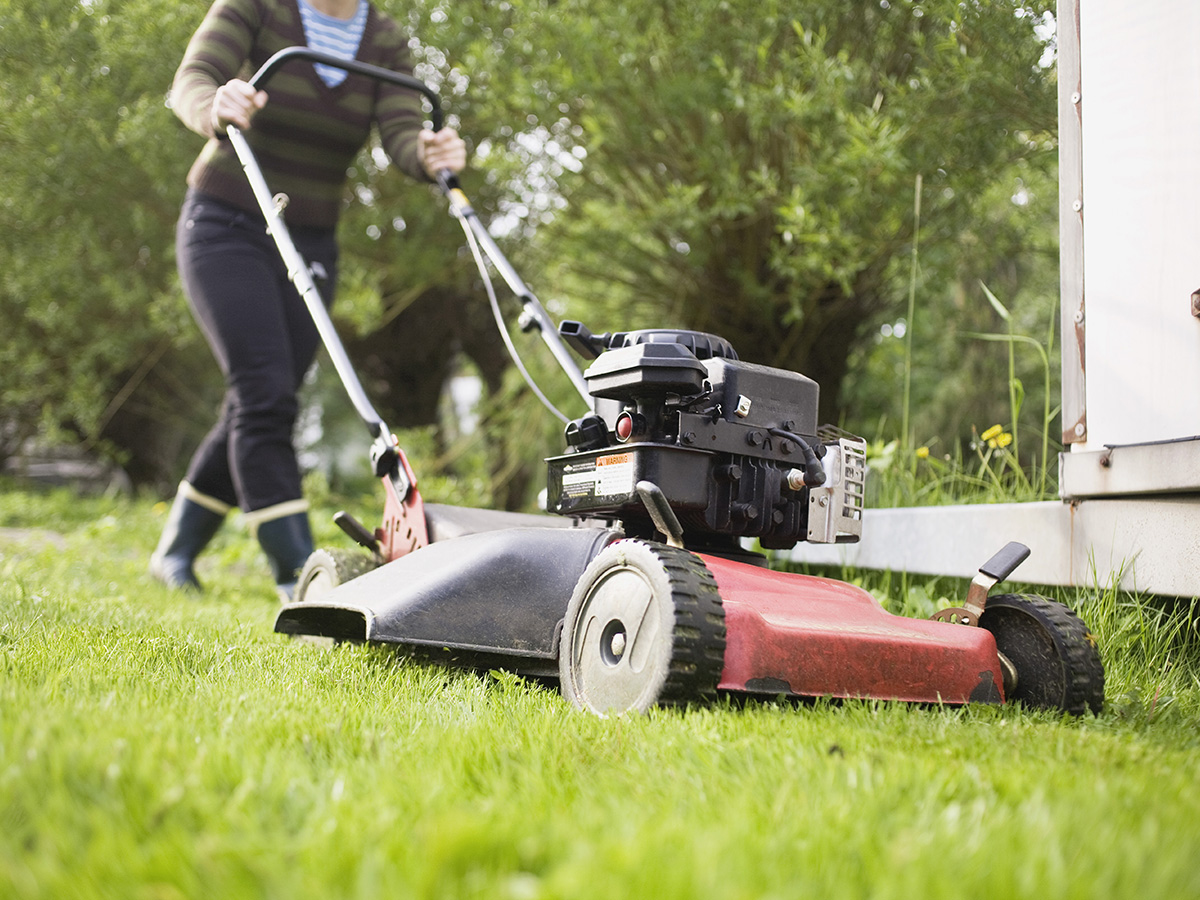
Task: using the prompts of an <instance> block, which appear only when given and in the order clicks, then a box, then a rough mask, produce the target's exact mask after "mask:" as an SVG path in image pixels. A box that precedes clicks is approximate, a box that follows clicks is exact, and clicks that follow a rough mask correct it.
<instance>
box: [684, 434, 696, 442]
mask: <svg viewBox="0 0 1200 900" xmlns="http://www.w3.org/2000/svg"><path fill="white" fill-rule="evenodd" d="M683 442H684V443H685V444H694V443H696V432H694V431H685V432H684V433H683Z"/></svg>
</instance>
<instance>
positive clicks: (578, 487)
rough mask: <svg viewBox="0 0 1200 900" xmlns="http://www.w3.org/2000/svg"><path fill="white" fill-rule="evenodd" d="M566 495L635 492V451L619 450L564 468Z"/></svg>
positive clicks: (623, 494)
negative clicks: (623, 451)
mask: <svg viewBox="0 0 1200 900" xmlns="http://www.w3.org/2000/svg"><path fill="white" fill-rule="evenodd" d="M562 493H563V497H564V498H571V499H577V498H584V497H625V496H628V495H630V494H632V493H633V454H631V453H616V454H613V455H612V456H601V457H598V458H597V459H596V460H594V461H593V460H588V461H585V462H579V463H573V464H571V465H569V466H566V467H564V468H563V473H562Z"/></svg>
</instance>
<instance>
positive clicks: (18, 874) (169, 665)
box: [0, 484, 1200, 900]
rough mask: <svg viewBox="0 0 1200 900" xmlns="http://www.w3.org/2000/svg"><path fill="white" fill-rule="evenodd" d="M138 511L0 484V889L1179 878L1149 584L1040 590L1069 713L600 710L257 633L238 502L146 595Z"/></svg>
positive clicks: (1091, 890) (559, 888)
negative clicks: (1059, 654) (1074, 712)
mask: <svg viewBox="0 0 1200 900" xmlns="http://www.w3.org/2000/svg"><path fill="white" fill-rule="evenodd" d="M331 511H332V510H331V509H329V510H324V509H323V510H317V511H316V513H315V515H314V524H315V525H316V526H317V529H318V532H319V533H318V540H319V541H321V542H328V543H342V542H344V538H341V537H340V533H339V532H337V531H336V529H334V528H333V527H332V526H331V525H328V524H326V520H327V518H328V513H329V512H331ZM356 512H361V513H362V514H363V515H364V517H367V516H369V514H370V512H371V507H370V506H364V507H363V508H362V509H360V510H356ZM164 516H165V509H164V508H163V506H162V505H161V504H160V505H158V506H155V505H152V504H151V503H150V502H149V501H144V500H130V499H121V498H116V499H80V498H77V497H74V496H72V495H70V494H66V493H62V492H50V493H42V492H32V491H26V490H22V489H18V488H16V487H15V486H13V485H11V484H5V485H0V897H2V898H34V897H38V898H90V897H112V898H118V897H120V898H147V900H150V898H153V900H167V898H178V897H204V898H210V897H211V898H228V897H267V898H276V897H278V898H289V900H291V898H306V897H321V898H330V897H363V898H378V897H419V898H424V897H430V898H433V897H446V898H466V897H480V898H495V900H501V898H572V900H575V898H591V897H603V898H620V897H631V898H640V897H647V898H675V897H678V898H768V897H778V898H784V897H789V898H790V897H822V898H840V897H873V898H874V897H879V898H887V897H895V898H906V900H908V898H940V897H946V898H951V897H953V898H962V897H971V898H991V897H996V898H1000V897H1003V898H1039V900H1042V898H1068V897H1078V898H1089V900H1094V898H1114V897H1136V898H1139V900H1148V898H1164V900H1166V898H1171V900H1176V898H1200V790H1198V788H1200V638H1198V637H1197V634H1196V630H1195V626H1194V624H1192V623H1190V622H1189V621H1188V619H1187V617H1186V616H1184V617H1180V616H1178V615H1176V614H1174V613H1175V612H1176V610H1175V609H1174V608H1171V609H1169V610H1168V613H1167V614H1164V613H1163V612H1162V611H1161V610H1160V609H1159V608H1158V607H1156V606H1155V605H1153V604H1152V603H1150V602H1148V601H1146V600H1145V599H1139V598H1132V597H1128V596H1124V595H1117V594H1115V593H1113V592H1078V593H1075V592H1071V593H1070V594H1068V595H1065V596H1064V597H1063V598H1062V599H1065V600H1066V601H1067V602H1069V603H1070V604H1071V605H1073V606H1075V607H1077V608H1078V609H1079V611H1080V612H1081V614H1082V615H1083V616H1084V618H1085V619H1086V620H1087V621H1088V622H1089V624H1090V625H1091V626H1092V627H1093V630H1094V631H1096V632H1097V633H1098V635H1099V637H1100V640H1101V649H1102V651H1103V653H1104V657H1105V664H1106V666H1107V669H1108V695H1107V703H1106V708H1105V711H1104V713H1103V714H1102V715H1100V716H1098V717H1092V716H1087V717H1084V718H1082V719H1065V718H1060V717H1058V716H1054V715H1050V714H1046V713H1033V712H1028V711H1024V710H1021V709H1019V708H1015V707H1006V708H988V707H978V708H968V709H938V708H914V707H908V706H904V705H899V704H889V703H869V702H846V703H827V702H817V703H814V704H800V705H790V704H774V703H750V704H746V705H738V704H734V703H729V702H724V703H722V704H719V705H717V706H714V707H708V708H698V709H688V710H655V711H654V712H653V713H652V714H650V715H648V716H644V717H632V718H623V719H618V720H612V721H600V720H596V719H593V718H590V717H587V716H585V715H583V714H581V713H577V712H574V711H572V710H571V709H570V708H569V707H568V705H567V704H566V703H565V701H563V700H562V699H561V698H560V697H559V696H558V694H557V693H556V692H555V691H553V690H549V689H546V688H545V687H541V686H538V685H536V684H531V683H527V682H525V681H522V680H520V679H517V678H515V677H512V676H509V675H506V674H503V673H484V674H471V673H463V672H455V671H447V670H442V669H438V668H434V667H430V666H423V665H418V664H416V663H413V662H410V661H408V660H406V659H404V658H401V657H398V656H397V655H396V654H394V653H392V652H389V651H386V650H383V649H379V648H372V647H364V646H342V647H338V648H335V649H332V650H329V649H322V648H319V647H315V646H312V645H309V644H303V643H298V642H295V641H292V640H290V639H287V638H284V637H282V636H278V635H275V634H273V633H272V631H271V623H272V621H273V616H274V613H275V608H276V601H275V598H274V592H273V586H272V585H271V584H270V581H269V579H268V576H267V573H266V566H265V562H264V561H262V560H261V559H260V557H259V555H258V550H257V549H256V547H254V546H253V544H252V542H251V541H250V539H249V538H248V537H247V536H246V534H245V531H244V530H242V529H240V528H238V527H231V528H227V529H226V531H225V532H224V533H223V534H222V535H221V536H220V537H219V538H218V541H217V543H216V545H215V546H214V548H213V550H212V552H211V554H210V555H209V556H207V557H206V558H205V560H204V562H203V563H202V565H201V566H200V567H199V572H200V577H201V579H202V580H204V581H205V582H206V584H207V585H208V591H207V593H206V594H205V595H204V596H203V598H202V599H185V598H181V597H180V596H178V595H175V594H172V593H170V592H168V591H167V590H165V589H163V588H161V587H159V586H158V585H157V584H155V583H153V582H152V581H151V580H150V579H149V578H148V577H147V576H146V575H145V574H144V566H145V560H146V557H147V555H148V554H149V551H150V549H151V548H152V546H153V544H154V541H155V540H156V537H157V533H158V530H159V528H160V527H161V523H162V519H163V517H164ZM235 524H236V523H235ZM872 577H873V576H872ZM869 580H870V578H869V577H868V581H869ZM873 583H874V584H876V585H878V584H879V583H880V582H879V580H876V581H875V582H873ZM890 585H891V586H895V587H896V589H897V590H899V589H900V579H893V580H891V582H890ZM903 589H904V592H905V593H910V594H911V593H913V592H914V591H915V592H916V593H918V594H929V593H931V592H932V593H934V594H936V593H937V591H938V590H940V588H939V587H938V586H937V585H935V586H934V587H933V588H930V587H929V586H928V585H927V584H917V585H910V584H907V582H906V583H905V584H904V586H903Z"/></svg>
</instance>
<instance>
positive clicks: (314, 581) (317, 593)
mask: <svg viewBox="0 0 1200 900" xmlns="http://www.w3.org/2000/svg"><path fill="white" fill-rule="evenodd" d="M378 565H379V563H377V562H376V561H375V558H374V557H373V556H368V555H367V554H365V553H363V552H362V551H361V550H341V549H339V550H328V549H325V548H323V547H322V548H320V549H318V550H314V551H313V552H312V555H311V556H309V557H308V559H307V560H306V561H305V563H304V567H303V568H302V569H301V570H300V575H299V576H298V577H297V578H296V591H295V593H294V594H293V595H292V596H293V602H296V603H315V602H317V601H319V600H321V599H323V598H324V597H325V595H326V594H328V593H329V592H330V591H332V590H333V589H334V588H335V587H337V586H338V585H339V584H345V583H346V582H347V581H350V580H351V579H354V578H357V577H358V576H359V575H365V574H367V572H370V571H371V570H372V569H374V568H376V567H377V566H378Z"/></svg>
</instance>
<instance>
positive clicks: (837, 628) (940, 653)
mask: <svg viewBox="0 0 1200 900" xmlns="http://www.w3.org/2000/svg"><path fill="white" fill-rule="evenodd" d="M701 558H702V559H703V560H704V562H705V564H706V565H707V566H708V568H709V571H711V572H712V574H713V576H714V577H715V578H716V581H717V586H718V588H719V589H720V592H721V599H722V601H723V604H724V608H725V625H726V640H725V668H724V671H723V673H722V675H721V681H720V685H719V687H720V688H721V689H722V690H732V691H745V692H750V693H760V694H793V695H799V696H806V697H825V696H829V697H870V698H876V699H882V700H905V701H914V702H927V703H949V704H961V703H968V702H971V703H979V702H984V703H988V702H990V703H1003V702H1004V687H1003V685H1004V679H1003V675H1002V671H1001V668H1000V660H999V657H998V655H997V652H996V642H995V640H994V638H993V637H992V635H991V633H990V632H988V631H986V630H984V629H982V628H976V627H970V626H966V625H955V624H949V623H945V622H934V621H930V620H926V619H911V618H906V617H903V616H895V615H892V614H891V613H889V612H887V611H886V610H885V609H884V608H883V607H882V606H880V605H879V603H878V602H877V601H876V600H875V598H874V597H872V596H871V595H870V594H869V593H867V592H866V591H864V590H862V589H861V588H857V587H854V586H853V585H849V584H846V583H844V582H841V581H834V580H832V579H828V578H817V577H813V576H810V575H797V574H790V573H785V572H772V571H770V570H767V569H762V568H759V567H757V566H751V565H747V564H745V563H739V562H732V561H730V560H727V559H721V558H719V557H713V556H702V557H701Z"/></svg>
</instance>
